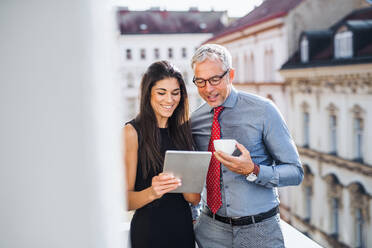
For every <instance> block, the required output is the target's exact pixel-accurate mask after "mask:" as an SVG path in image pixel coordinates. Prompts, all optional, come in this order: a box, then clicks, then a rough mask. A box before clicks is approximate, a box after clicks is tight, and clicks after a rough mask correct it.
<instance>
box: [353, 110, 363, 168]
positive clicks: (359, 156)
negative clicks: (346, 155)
mask: <svg viewBox="0 0 372 248" xmlns="http://www.w3.org/2000/svg"><path fill="white" fill-rule="evenodd" d="M362 150H363V120H362V119H361V118H358V117H356V118H354V160H357V161H360V162H362V161H363V151H362Z"/></svg>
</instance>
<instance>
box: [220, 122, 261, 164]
mask: <svg viewBox="0 0 372 248" xmlns="http://www.w3.org/2000/svg"><path fill="white" fill-rule="evenodd" d="M221 138H222V139H235V140H236V141H238V142H239V143H240V144H242V145H243V146H244V147H245V148H247V150H248V151H249V152H250V153H251V156H252V158H253V157H254V156H255V153H257V152H258V153H260V152H259V151H260V150H261V149H262V148H263V141H262V134H261V132H260V131H258V130H256V129H254V128H244V127H242V126H229V127H227V128H226V127H225V128H223V129H222V130H221Z"/></svg>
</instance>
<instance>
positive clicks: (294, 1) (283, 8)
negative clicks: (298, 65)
mask: <svg viewBox="0 0 372 248" xmlns="http://www.w3.org/2000/svg"><path fill="white" fill-rule="evenodd" d="M302 1H303V0H280V1H278V0H266V1H263V2H262V4H261V5H260V6H258V7H256V8H255V9H254V10H252V11H251V12H249V13H248V14H247V15H246V16H243V17H242V18H240V19H238V20H236V21H235V22H233V23H231V24H230V25H229V26H228V27H227V28H225V29H224V30H222V31H221V32H219V33H217V34H216V35H215V36H213V37H212V38H211V39H209V40H208V41H207V42H210V41H213V40H215V39H217V38H221V37H223V36H226V35H229V34H231V33H234V32H237V31H240V30H242V29H245V28H247V27H250V26H253V25H257V24H259V23H262V22H265V21H269V20H271V19H274V18H277V17H281V16H285V15H287V13H288V12H289V11H290V10H292V9H293V8H295V7H296V6H297V5H298V4H300V3H301V2H302Z"/></svg>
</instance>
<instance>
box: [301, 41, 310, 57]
mask: <svg viewBox="0 0 372 248" xmlns="http://www.w3.org/2000/svg"><path fill="white" fill-rule="evenodd" d="M301 62H302V63H306V62H309V41H308V40H307V38H306V37H304V38H302V40H301Z"/></svg>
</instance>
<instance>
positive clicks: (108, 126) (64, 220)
mask: <svg viewBox="0 0 372 248" xmlns="http://www.w3.org/2000/svg"><path fill="white" fill-rule="evenodd" d="M114 17H115V15H114V14H113V12H111V8H110V6H109V4H108V3H107V1H104V0H90V1H87V0H66V1H56V0H35V1H21V0H5V1H1V2H0V30H1V42H0V54H1V56H0V65H1V66H0V82H1V84H0V87H1V89H0V113H1V124H0V125H1V126H0V137H1V139H0V151H1V155H0V166H1V167H0V201H1V203H0V220H1V221H0V233H1V238H0V247H4V248H26V247H27V248H50V247H54V248H57V247H70V248H74V247H76V248H94V247H97V248H104V247H108V248H116V247H117V248H118V247H125V235H124V233H123V232H122V231H120V227H121V226H120V222H121V221H122V212H123V206H124V199H123V185H122V184H123V183H122V181H123V180H122V179H123V170H122V166H121V161H120V160H121V156H120V131H121V130H120V127H119V126H118V123H119V122H118V117H119V113H118V112H119V111H118V110H119V109H120V107H119V98H118V95H117V94H116V92H118V90H117V89H116V88H117V87H116V84H115V81H114V77H115V76H114V74H113V73H112V71H113V69H114V68H115V67H116V64H115V63H114V60H113V56H112V52H117V51H116V50H115V47H114V46H113V45H114V44H115V43H114V41H115V40H114V27H115V23H114Z"/></svg>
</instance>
